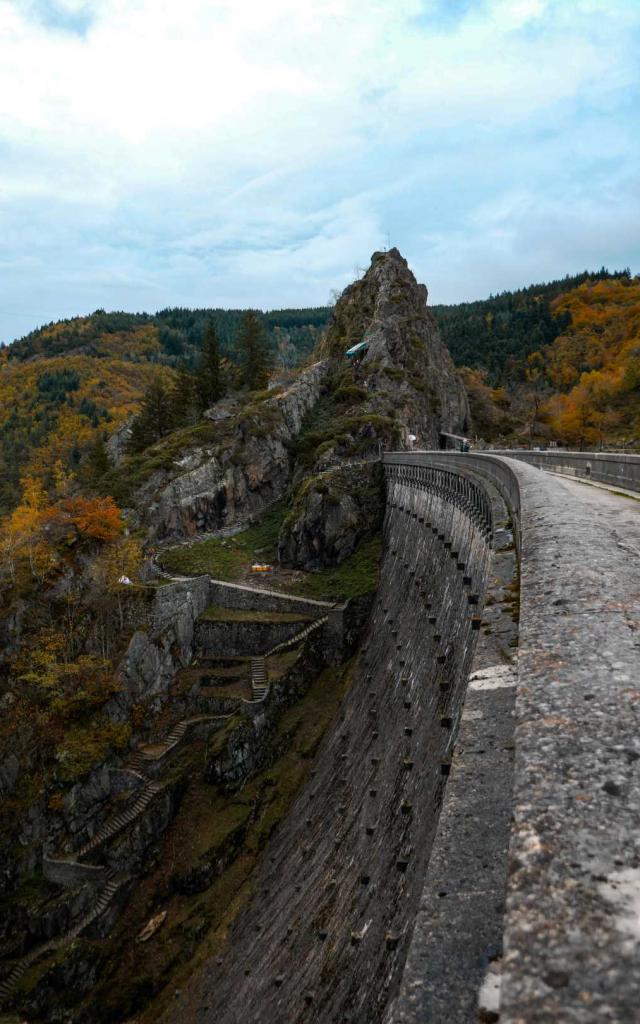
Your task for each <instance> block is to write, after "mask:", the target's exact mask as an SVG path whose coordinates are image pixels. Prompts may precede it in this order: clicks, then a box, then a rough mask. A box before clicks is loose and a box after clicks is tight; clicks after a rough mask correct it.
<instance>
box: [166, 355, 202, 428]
mask: <svg viewBox="0 0 640 1024" xmlns="http://www.w3.org/2000/svg"><path fill="white" fill-rule="evenodd" d="M199 408H200V394H199V381H198V378H197V377H196V375H195V374H194V373H192V372H191V370H190V369H189V368H188V367H187V365H186V363H182V364H181V365H180V366H179V367H178V376H177V378H176V382H175V384H174V385H173V388H172V390H171V419H172V427H182V426H185V425H187V424H193V423H195V422H196V421H197V419H198V411H199Z"/></svg>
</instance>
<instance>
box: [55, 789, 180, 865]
mask: <svg viewBox="0 0 640 1024" xmlns="http://www.w3.org/2000/svg"><path fill="white" fill-rule="evenodd" d="M162 789H163V787H162V785H161V784H160V783H159V782H153V781H152V780H151V779H148V780H147V781H146V782H145V784H144V786H143V788H142V792H141V793H140V794H139V795H138V797H137V798H136V799H135V800H134V802H133V804H132V805H131V806H130V807H127V808H125V810H123V811H120V812H119V813H118V814H116V815H115V817H113V818H110V820H109V821H107V822H105V824H104V825H103V826H102V828H99V829H98V831H97V832H96V834H95V835H94V836H93V837H92V838H91V839H90V840H89V842H88V843H85V845H84V846H82V847H80V849H79V850H78V851H77V852H76V854H75V857H74V859H75V860H83V859H84V858H85V857H88V856H89V855H90V854H92V853H95V852H96V850H98V849H99V848H100V847H101V846H104V844H105V843H107V842H109V840H110V839H113V837H114V836H116V835H118V833H119V832H123V831H124V829H125V828H127V826H128V825H132V824H133V822H134V821H136V820H137V819H138V818H139V817H140V816H141V815H142V814H143V813H144V811H145V810H146V809H147V807H148V806H149V804H150V803H151V801H152V800H153V798H154V797H155V796H157V795H158V793H160V792H161V791H162Z"/></svg>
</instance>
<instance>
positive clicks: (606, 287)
mask: <svg viewBox="0 0 640 1024" xmlns="http://www.w3.org/2000/svg"><path fill="white" fill-rule="evenodd" d="M553 309H554V312H557V313H561V312H564V313H566V312H568V313H570V314H571V325H570V327H569V328H568V329H567V330H566V331H565V333H564V334H562V335H560V336H559V337H558V338H556V340H555V341H554V343H553V344H552V345H550V346H549V347H548V348H547V349H546V350H545V352H544V353H543V356H544V373H545V376H546V379H547V380H548V381H549V382H550V383H551V384H552V385H553V386H554V387H555V388H557V389H558V390H559V391H560V392H561V394H559V395H555V396H553V397H552V398H551V399H549V400H548V401H547V403H546V406H545V413H546V415H547V417H548V421H549V423H550V424H551V427H552V429H553V430H554V432H555V433H556V434H557V435H558V436H559V437H560V438H562V439H564V440H566V441H568V442H569V443H573V444H578V445H580V446H583V445H584V444H585V443H590V444H593V443H597V444H603V443H604V442H605V440H606V439H609V440H615V439H616V438H623V439H624V438H631V437H633V436H634V435H636V436H637V435H638V434H639V433H640V279H638V278H616V279H609V280H604V281H598V282H597V283H595V284H583V285H581V286H580V287H579V288H575V289H573V290H572V291H570V292H567V293H566V294H565V295H561V296H560V297H559V298H558V299H557V300H556V301H555V302H554V304H553ZM534 356H535V357H536V361H539V360H540V359H541V358H542V356H541V354H540V353H534Z"/></svg>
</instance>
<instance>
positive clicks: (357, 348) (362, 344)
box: [345, 341, 369, 358]
mask: <svg viewBox="0 0 640 1024" xmlns="http://www.w3.org/2000/svg"><path fill="white" fill-rule="evenodd" d="M365 348H369V342H368V341H359V342H358V344H357V345H352V346H351V348H348V349H347V351H346V352H345V355H346V356H348V357H349V358H351V356H356V355H357V354H358V352H362V351H363V349H365Z"/></svg>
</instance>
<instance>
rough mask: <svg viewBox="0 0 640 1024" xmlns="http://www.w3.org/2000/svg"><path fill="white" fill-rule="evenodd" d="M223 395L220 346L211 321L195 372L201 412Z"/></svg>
mask: <svg viewBox="0 0 640 1024" xmlns="http://www.w3.org/2000/svg"><path fill="white" fill-rule="evenodd" d="M223 394H224V385H223V381H222V369H221V366H220V346H219V344H218V335H217V334H216V329H215V327H214V325H213V323H212V322H211V321H209V323H208V324H207V328H206V330H205V333H204V341H203V343H202V354H201V356H200V363H199V366H198V372H197V396H198V404H199V406H200V408H201V409H202V410H204V409H208V408H209V406H211V405H213V404H214V403H215V402H217V401H219V399H221V398H222V396H223Z"/></svg>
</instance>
